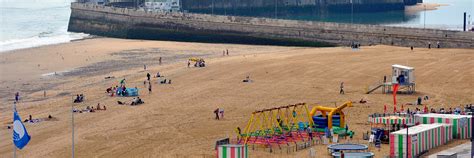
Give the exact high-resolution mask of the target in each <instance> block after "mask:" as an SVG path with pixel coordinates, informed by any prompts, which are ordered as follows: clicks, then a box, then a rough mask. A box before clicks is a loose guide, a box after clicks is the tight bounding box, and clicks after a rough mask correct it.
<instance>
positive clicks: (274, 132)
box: [239, 103, 313, 147]
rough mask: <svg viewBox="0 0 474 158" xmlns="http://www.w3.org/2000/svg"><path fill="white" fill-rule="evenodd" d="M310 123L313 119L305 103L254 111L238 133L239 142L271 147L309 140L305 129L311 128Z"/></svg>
mask: <svg viewBox="0 0 474 158" xmlns="http://www.w3.org/2000/svg"><path fill="white" fill-rule="evenodd" d="M312 125H313V120H312V119H311V117H310V115H309V110H308V106H307V105H306V104H305V103H299V104H294V105H288V106H281V107H277V108H271V109H263V110H260V111H255V112H253V113H252V116H251V117H250V120H249V121H248V123H247V125H246V126H245V129H244V132H243V133H240V134H239V136H240V137H241V138H240V139H239V144H248V143H250V144H262V145H265V146H267V147H271V146H272V145H280V144H288V143H289V142H298V141H304V140H309V139H310V138H309V136H310V135H309V133H308V132H307V130H305V129H307V128H308V127H309V128H310V129H311V127H312Z"/></svg>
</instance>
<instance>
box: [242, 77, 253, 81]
mask: <svg viewBox="0 0 474 158" xmlns="http://www.w3.org/2000/svg"><path fill="white" fill-rule="evenodd" d="M242 82H251V80H250V76H247V77H245V80H242Z"/></svg>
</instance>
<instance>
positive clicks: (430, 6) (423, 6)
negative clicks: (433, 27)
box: [405, 3, 448, 14]
mask: <svg viewBox="0 0 474 158" xmlns="http://www.w3.org/2000/svg"><path fill="white" fill-rule="evenodd" d="M442 6H448V4H438V3H418V4H416V5H411V6H405V12H406V13H408V14H416V13H418V12H422V11H430V10H437V9H438V8H439V7H442Z"/></svg>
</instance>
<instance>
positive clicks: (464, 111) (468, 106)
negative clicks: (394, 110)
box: [400, 104, 474, 115]
mask: <svg viewBox="0 0 474 158" xmlns="http://www.w3.org/2000/svg"><path fill="white" fill-rule="evenodd" d="M461 107H463V106H462V105H460V106H459V107H456V108H451V107H450V108H449V109H448V108H443V107H442V108H439V109H438V110H436V109H435V108H431V109H428V107H426V106H425V107H424V108H423V109H421V108H418V107H417V108H415V110H410V108H407V110H406V111H404V110H401V111H400V113H407V114H421V113H438V114H456V115H466V114H469V112H471V113H472V112H474V107H473V106H472V104H466V105H465V106H464V109H461Z"/></svg>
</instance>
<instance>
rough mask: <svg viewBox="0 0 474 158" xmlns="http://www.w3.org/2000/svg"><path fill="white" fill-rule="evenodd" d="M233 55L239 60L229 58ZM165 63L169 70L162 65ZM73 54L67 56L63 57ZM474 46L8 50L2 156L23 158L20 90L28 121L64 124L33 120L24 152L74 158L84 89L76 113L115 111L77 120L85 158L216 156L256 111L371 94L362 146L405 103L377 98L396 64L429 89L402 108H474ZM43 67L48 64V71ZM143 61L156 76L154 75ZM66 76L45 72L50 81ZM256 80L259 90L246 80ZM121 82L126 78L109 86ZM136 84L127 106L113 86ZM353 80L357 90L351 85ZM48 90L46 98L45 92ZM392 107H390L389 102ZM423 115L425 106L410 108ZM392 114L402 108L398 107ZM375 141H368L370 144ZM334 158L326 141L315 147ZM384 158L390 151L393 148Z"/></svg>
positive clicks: (171, 45)
mask: <svg viewBox="0 0 474 158" xmlns="http://www.w3.org/2000/svg"><path fill="white" fill-rule="evenodd" d="M225 49H228V50H229V53H230V55H229V56H222V51H223V50H225ZM160 56H161V57H163V64H162V65H158V60H157V59H158V58H159V57H160ZM192 56H199V57H202V58H205V59H206V63H207V67H205V68H187V61H186V59H187V58H189V57H192ZM63 58H64V59H63ZM473 58H474V50H469V49H430V50H429V49H425V48H415V49H414V51H410V49H409V48H404V47H392V46H370V47H369V46H365V47H364V46H363V47H362V49H360V50H357V51H352V50H351V49H350V48H347V47H335V48H305V47H279V46H251V45H234V44H203V43H182V42H165V41H141V40H122V39H111V38H97V39H88V40H82V41H77V42H72V43H67V44H60V45H52V46H45V47H40V48H32V49H25V50H18V51H15V52H7V53H1V54H0V73H1V76H2V77H1V78H0V86H1V87H2V89H1V90H0V97H1V98H2V99H1V105H0V111H1V114H2V115H0V125H1V128H0V133H2V134H1V135H0V157H10V156H11V155H12V149H13V146H12V143H11V130H8V129H7V128H6V126H7V125H8V123H10V122H11V121H12V113H11V105H12V100H13V97H14V93H15V92H16V91H19V92H20V94H21V96H22V99H21V101H20V103H19V105H18V107H17V108H18V111H19V113H20V116H21V117H22V119H26V118H28V115H30V114H31V115H33V118H40V117H41V118H42V117H46V116H48V115H49V114H50V115H52V116H53V117H55V118H56V120H54V121H43V122H40V123H36V124H29V123H27V124H25V126H26V128H27V130H28V132H29V133H30V135H31V136H32V140H31V142H30V143H29V144H28V145H27V146H26V147H25V148H24V149H23V150H21V151H18V152H17V155H18V156H19V157H70V156H71V113H70V110H71V106H72V105H73V104H72V103H71V102H72V97H73V96H74V95H75V94H78V93H83V94H85V96H86V101H85V102H84V103H81V104H74V106H75V107H76V108H84V107H85V106H95V105H97V103H101V105H106V106H107V110H106V111H98V112H96V113H81V114H75V115H74V117H75V153H76V156H77V157H214V156H215V151H214V144H215V141H216V140H217V139H219V138H225V137H231V138H234V137H235V132H234V130H235V128H236V127H237V126H240V127H243V126H244V125H245V124H246V122H247V121H248V119H249V117H250V114H251V112H253V111H255V110H259V109H263V108H270V107H275V106H283V105H287V104H294V103H299V102H306V103H308V104H310V105H314V104H320V105H328V106H334V104H341V103H343V102H345V101H348V100H351V101H358V100H360V99H361V98H363V97H364V98H366V99H367V100H368V103H366V104H358V103H356V104H354V107H350V108H346V109H345V110H344V112H345V113H346V114H347V118H348V120H347V122H348V124H349V128H351V129H352V130H354V131H355V132H356V136H355V138H354V140H353V141H355V142H364V141H362V140H361V139H362V133H364V132H366V131H367V130H368V129H369V128H370V126H369V125H368V123H367V117H368V115H369V114H371V113H374V112H383V105H384V104H387V105H391V104H392V103H393V101H392V97H391V95H385V94H381V92H380V91H375V92H374V93H373V94H365V93H364V92H365V89H366V88H367V87H368V86H373V85H374V84H376V83H377V82H380V81H381V80H382V79H383V76H384V75H390V73H391V65H392V64H402V65H408V66H412V67H415V75H416V83H417V91H418V92H417V94H415V95H399V96H398V98H399V102H400V103H406V102H414V101H415V99H416V98H417V97H418V96H422V95H429V96H430V97H431V99H430V101H428V102H427V103H426V104H428V105H429V106H430V107H435V108H439V107H457V106H459V105H460V104H466V103H474V97H473V96H474V90H473V89H472V87H473V86H474V80H473V77H474V62H472V61H473ZM38 64H40V66H38ZM143 64H146V65H147V67H148V69H147V70H143ZM158 71H160V73H161V74H163V75H165V76H166V78H168V79H172V81H173V83H172V84H171V85H159V84H156V82H157V80H156V78H153V92H152V93H151V94H148V92H147V91H146V90H145V87H144V85H143V81H144V80H145V78H146V77H145V74H146V72H150V73H151V74H155V73H156V72H158ZM54 72H56V73H57V75H49V76H42V74H48V73H53V74H54ZM247 75H249V76H250V78H251V79H252V80H254V82H253V83H250V84H245V83H242V82H241V81H242V80H243V79H245V77H246V76H247ZM107 76H114V77H115V78H114V79H104V77H107ZM124 77H125V78H126V79H127V86H128V87H135V86H136V87H138V88H141V89H142V90H141V91H140V96H141V98H142V99H143V100H144V101H145V104H143V105H140V106H133V107H131V106H119V105H117V104H116V102H117V100H121V101H129V100H131V98H117V97H109V96H107V95H106V94H105V89H106V88H108V87H110V86H113V85H117V84H118V81H119V80H120V79H121V78H124ZM340 82H344V83H345V90H346V94H345V95H339V93H338V92H339V84H340ZM44 90H46V94H47V95H46V97H44V96H43V91H44ZM217 107H221V108H224V109H225V118H224V119H223V120H220V121H216V120H214V119H213V113H212V111H213V110H214V109H215V108H217ZM389 107H390V106H389ZM409 108H410V109H414V108H415V107H414V106H409ZM389 109H390V108H389ZM364 143H365V142H364ZM315 149H317V153H318V154H321V157H328V153H327V151H326V149H325V146H323V145H318V146H316V147H315ZM371 151H373V152H375V154H376V156H377V157H382V156H385V155H388V151H389V149H388V145H383V147H382V149H381V151H377V150H376V149H372V148H371ZM308 153H309V151H308V150H303V151H300V152H296V153H292V154H290V155H286V154H270V153H268V152H263V151H250V156H252V157H303V156H307V155H308Z"/></svg>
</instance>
